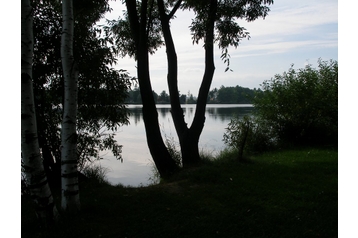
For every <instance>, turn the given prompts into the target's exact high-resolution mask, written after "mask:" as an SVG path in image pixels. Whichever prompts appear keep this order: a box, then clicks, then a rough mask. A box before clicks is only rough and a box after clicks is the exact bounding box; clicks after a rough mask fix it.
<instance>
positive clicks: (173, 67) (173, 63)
mask: <svg viewBox="0 0 358 238" xmlns="http://www.w3.org/2000/svg"><path fill="white" fill-rule="evenodd" d="M180 3H181V1H178V2H177V4H176V5H175V6H174V8H173V10H172V12H171V13H170V14H169V15H167V14H166V11H165V7H164V3H163V1H162V0H158V8H159V13H160V18H161V23H162V31H163V35H164V40H165V45H166V52H167V61H168V78H167V80H168V87H169V92H170V103H171V113H172V117H173V122H174V125H175V129H176V132H177V135H178V137H179V143H180V147H181V153H182V162H183V166H185V167H187V166H192V165H196V164H198V163H199V161H200V155H199V138H200V135H201V132H202V130H203V128H204V123H205V109H206V102H207V97H208V94H209V90H210V86H211V82H212V78H213V75H214V71H215V66H214V23H215V16H216V10H217V0H212V1H211V3H210V12H209V14H208V19H207V24H206V37H205V72H204V77H203V80H202V83H201V86H200V90H199V95H198V101H197V106H196V110H195V116H194V120H193V123H192V125H191V126H190V128H188V127H187V124H186V122H185V120H184V113H183V109H182V108H181V105H180V100H179V90H178V72H177V71H178V69H177V67H178V61H177V55H176V51H175V46H174V42H173V38H172V35H171V31H170V26H169V21H170V18H171V16H173V15H174V12H175V11H176V9H177V8H178V7H179V5H180Z"/></svg>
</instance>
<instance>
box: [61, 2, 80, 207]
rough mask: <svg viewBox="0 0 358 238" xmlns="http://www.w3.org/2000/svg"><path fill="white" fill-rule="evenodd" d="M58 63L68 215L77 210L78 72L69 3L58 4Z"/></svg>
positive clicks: (64, 200)
mask: <svg viewBox="0 0 358 238" xmlns="http://www.w3.org/2000/svg"><path fill="white" fill-rule="evenodd" d="M62 15H63V24H62V38H61V60H62V68H63V75H64V88H65V92H64V105H63V119H62V127H61V187H62V200H61V206H62V209H63V210H65V211H68V212H71V213H76V212H78V211H79V210H80V199H79V188H78V172H77V133H76V122H77V121H76V120H77V119H76V117H77V81H78V70H77V66H76V63H75V61H74V57H73V29H74V19H73V3H72V0H63V1H62Z"/></svg>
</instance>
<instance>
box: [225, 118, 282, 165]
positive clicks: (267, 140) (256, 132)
mask: <svg viewBox="0 0 358 238" xmlns="http://www.w3.org/2000/svg"><path fill="white" fill-rule="evenodd" d="M223 141H224V142H225V144H227V145H228V146H229V147H232V148H234V149H235V150H237V151H238V160H241V159H242V158H243V153H244V151H246V152H249V153H254V152H263V151H266V150H269V149H270V148H272V147H273V146H274V144H275V136H274V134H273V132H272V130H271V128H270V127H268V126H267V125H266V123H265V121H260V120H259V119H258V118H255V117H249V116H244V117H243V118H241V119H240V118H239V117H238V116H235V117H233V118H232V119H231V121H230V123H229V124H228V127H227V128H226V132H225V133H224V137H223Z"/></svg>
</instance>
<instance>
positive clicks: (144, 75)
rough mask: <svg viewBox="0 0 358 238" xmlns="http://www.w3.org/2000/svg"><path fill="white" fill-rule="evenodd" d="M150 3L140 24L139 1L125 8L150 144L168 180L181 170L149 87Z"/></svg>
mask: <svg viewBox="0 0 358 238" xmlns="http://www.w3.org/2000/svg"><path fill="white" fill-rule="evenodd" d="M147 2H148V1H142V5H141V12H140V21H139V19H138V15H137V9H136V1H135V0H126V6H127V11H128V16H129V21H130V26H131V32H132V36H133V39H134V41H135V43H136V59H137V74H138V82H139V88H140V93H141V97H142V102H143V121H144V126H145V131H146V136H147V144H148V147H149V151H150V153H151V155H152V158H153V160H154V163H155V165H156V167H157V169H158V172H159V174H160V176H161V177H164V178H165V177H169V176H170V175H171V174H173V173H174V172H175V171H176V170H177V169H178V166H177V165H176V163H175V161H174V160H173V158H172V157H171V155H170V154H169V152H168V150H167V148H166V146H165V144H164V141H163V138H162V135H161V133H160V127H159V122H158V111H157V108H156V106H155V100H154V96H153V93H152V86H151V83H150V75H149V56H148V45H147V42H148V35H147Z"/></svg>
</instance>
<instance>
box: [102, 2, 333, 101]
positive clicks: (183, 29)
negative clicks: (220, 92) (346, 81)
mask: <svg viewBox="0 0 358 238" xmlns="http://www.w3.org/2000/svg"><path fill="white" fill-rule="evenodd" d="M111 7H112V8H113V11H112V12H111V13H109V14H107V15H106V18H107V19H118V17H119V16H120V15H121V14H122V12H123V10H125V6H124V5H122V4H121V1H116V2H111ZM270 9H271V11H270V12H269V15H268V16H267V17H266V18H265V19H262V18H259V19H257V20H256V21H254V22H250V23H248V22H246V21H245V20H239V21H238V23H239V25H241V26H243V27H245V28H246V29H247V31H249V32H250V36H251V38H250V39H249V40H248V39H243V40H242V41H241V43H240V45H239V46H238V47H237V48H236V49H235V48H234V47H232V48H229V54H230V55H231V59H230V68H231V69H232V70H233V71H232V72H231V71H227V72H225V68H226V64H225V63H224V62H223V61H222V60H221V59H220V55H221V50H220V49H219V48H218V47H216V48H215V67H216V69H215V74H214V78H213V82H212V87H211V89H213V88H215V87H216V88H220V87H221V86H222V85H224V86H225V87H228V86H236V85H239V86H241V87H247V88H251V89H253V88H260V84H262V82H264V81H265V80H270V79H271V78H272V77H273V76H274V75H275V74H282V73H283V72H284V71H287V70H288V69H289V68H290V66H291V65H292V64H293V65H294V68H303V67H305V65H307V64H311V65H312V66H313V67H316V66H317V60H318V59H319V58H321V59H322V60H330V59H333V60H338V1H337V0H290V1H274V4H273V5H271V6H270ZM176 16H177V18H175V19H174V20H172V22H171V25H172V27H171V29H172V34H173V38H174V43H175V45H176V50H177V56H178V67H179V72H178V82H179V90H180V93H182V94H187V93H188V92H189V91H190V93H192V94H193V95H197V92H198V90H199V87H200V83H201V80H202V77H203V73H204V49H203V47H202V45H203V42H199V44H198V45H193V44H192V39H191V34H190V31H189V28H188V27H189V25H190V23H191V20H192V18H193V17H194V14H193V13H192V12H183V11H179V12H178V13H177V14H176ZM135 65H136V63H135V61H134V60H133V59H131V58H128V57H126V58H119V60H118V65H117V66H115V67H116V68H118V69H119V68H121V69H125V70H127V71H128V72H129V73H130V74H131V75H133V76H136V68H135ZM150 74H151V81H152V87H153V89H154V91H156V92H157V93H160V92H161V91H163V90H166V91H167V92H168V87H167V84H166V75H167V62H166V54H165V47H164V46H163V47H162V48H160V49H159V50H158V51H157V52H156V53H155V54H154V55H153V56H150Z"/></svg>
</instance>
